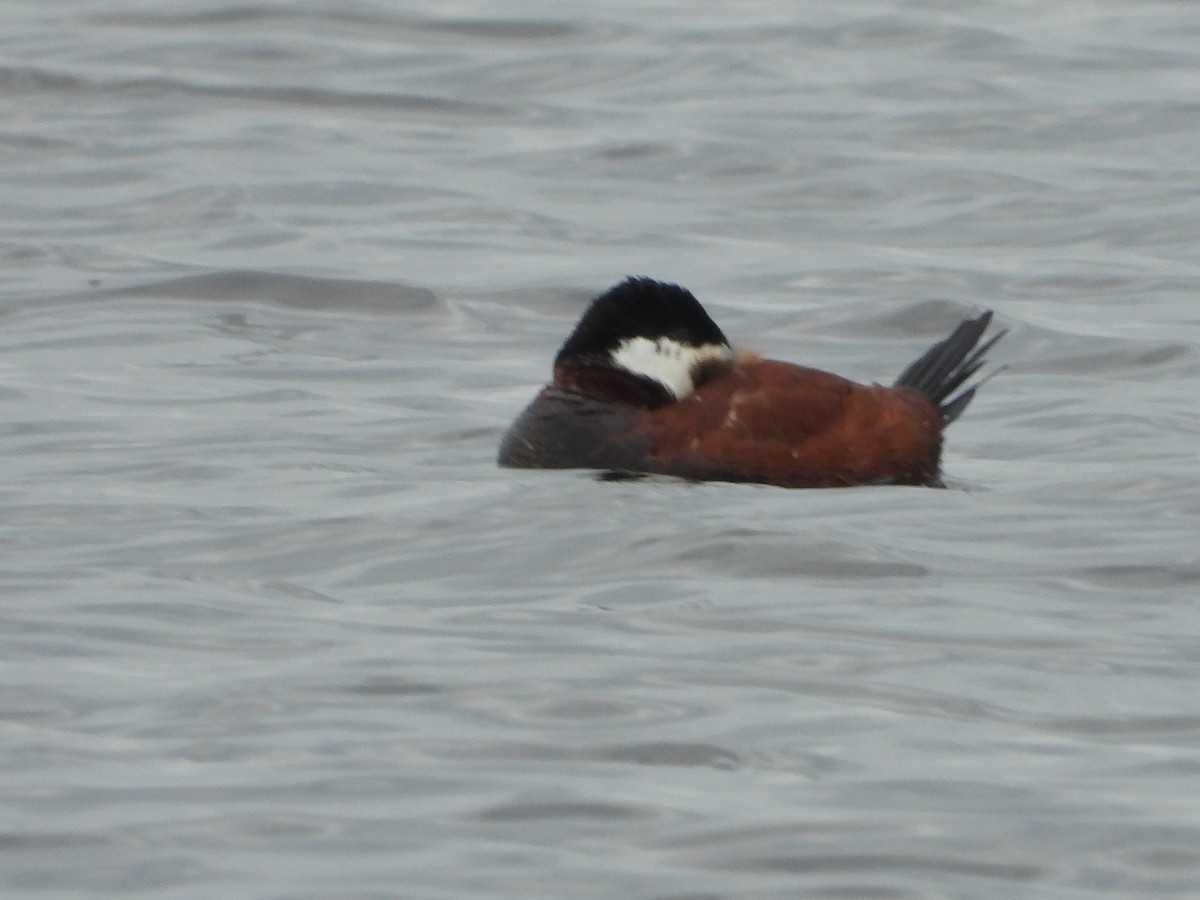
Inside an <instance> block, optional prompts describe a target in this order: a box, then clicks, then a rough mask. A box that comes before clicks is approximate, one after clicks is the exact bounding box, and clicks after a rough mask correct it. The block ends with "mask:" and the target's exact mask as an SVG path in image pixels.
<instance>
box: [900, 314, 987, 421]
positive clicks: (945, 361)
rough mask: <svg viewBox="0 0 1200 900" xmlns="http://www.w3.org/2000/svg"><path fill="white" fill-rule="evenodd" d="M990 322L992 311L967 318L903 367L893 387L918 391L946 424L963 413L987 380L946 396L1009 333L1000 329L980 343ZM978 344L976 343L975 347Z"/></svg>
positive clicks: (976, 368)
mask: <svg viewBox="0 0 1200 900" xmlns="http://www.w3.org/2000/svg"><path fill="white" fill-rule="evenodd" d="M991 321H992V311H991V310H990V309H989V310H988V311H987V312H985V313H984V314H983V315H981V316H979V317H978V318H976V319H967V320H966V321H964V322H963V323H961V324H960V325H959V326H958V327H957V328H955V329H954V332H953V333H952V334H951V335H950V337H948V338H946V339H945V340H944V341H938V342H937V343H936V344H934V345H933V346H932V347H930V348H929V349H928V350H927V351H925V354H924V355H923V356H922V357H921V358H920V359H918V360H917V361H916V362H914V363H913V364H912V365H911V366H909V367H908V368H907V369H905V370H904V372H903V374H901V376H900V377H899V378H897V379H896V383H895V385H894V387H906V388H911V389H912V390H914V391H920V392H921V393H922V394H924V395H925V396H926V397H928V398H929V399H930V400H932V401H933V402H934V403H935V404H936V405H937V408H938V409H939V410H940V411H941V413H942V422H943V423H945V424H946V425H949V424H950V423H951V422H953V421H954V420H955V419H957V418H958V417H959V416H961V415H962V412H963V410H964V409H966V408H967V404H968V403H970V402H971V398H973V397H974V396H975V391H976V390H978V389H979V387H980V385H982V384H983V383H984V381H987V379H986V378H984V379H982V380H980V381H978V382H976V383H975V384H973V385H971V386H970V387H969V388H967V389H966V390H965V391H963V392H962V393H961V394H959V395H958V396H956V397H954V398H953V399H947V398H948V397H949V396H950V395H951V394H953V393H954V392H955V391H956V390H958V389H959V388H960V387H962V385H963V383H964V382H966V380H967V379H968V378H970V377H971V376H972V375H974V374H975V373H976V372H978V371H979V369H980V367H981V366H982V365H983V364H984V362H986V360H984V358H983V356H984V354H985V353H987V352H988V350H990V349H991V348H992V345H993V344H995V343H996V341H998V340H1000V338H1002V337H1004V335H1006V334H1007V333H1008V332H1007V331H1001V332H999V333H997V334H994V335H992V336H991V337H990V338H988V339H987V340H986V341H984V342H983V343H982V344H980V343H979V339H980V338H981V337H983V333H984V332H985V331H987V327H988V325H989V324H990V323H991ZM977 344H978V345H979V346H976V345H977ZM996 371H997V372H998V371H1000V370H999V369H997V370H996ZM993 374H995V373H993Z"/></svg>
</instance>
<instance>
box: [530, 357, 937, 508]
mask: <svg viewBox="0 0 1200 900" xmlns="http://www.w3.org/2000/svg"><path fill="white" fill-rule="evenodd" d="M554 376H555V377H554V383H553V385H551V386H550V387H548V388H546V390H544V391H543V392H542V394H540V395H539V396H538V397H537V398H536V399H535V400H534V402H533V403H532V404H531V405H530V407H529V408H528V409H527V410H526V411H525V413H524V414H523V415H522V416H521V418H520V419H518V420H517V423H516V424H514V426H513V429H512V430H511V431H510V437H509V438H508V439H507V440H508V441H509V442H517V441H519V439H520V438H519V435H520V433H521V432H522V431H526V430H528V429H529V428H530V427H531V426H533V421H531V420H537V419H541V420H542V426H543V427H544V428H545V429H547V430H549V431H552V432H554V433H557V434H559V435H560V436H563V435H574V436H576V437H577V438H578V440H577V442H573V443H577V444H579V445H582V446H586V447H588V448H589V454H590V455H589V458H588V461H587V462H586V463H583V465H584V467H587V468H607V469H616V470H627V471H633V472H651V473H656V474H661V475H677V476H680V477H683V478H693V479H700V480H706V481H711V480H717V481H752V482H762V483H765V484H774V485H780V486H784V487H840V486H845V485H854V484H873V483H892V484H924V485H931V484H936V483H937V480H938V462H939V458H940V455H941V446H942V419H941V416H940V414H939V412H938V409H937V407H936V406H935V405H934V403H933V402H932V401H931V400H930V399H929V398H927V397H925V396H923V395H922V394H919V393H917V392H916V391H913V390H910V389H908V388H886V387H882V386H880V385H877V384H873V385H862V384H856V383H855V382H853V381H849V380H847V379H845V378H841V377H839V376H837V375H833V374H831V373H829V372H823V371H820V370H819V369H809V368H805V367H803V366H796V365H792V364H790V363H785V362H779V361H776V360H769V359H760V358H758V357H756V356H753V355H749V354H741V355H739V356H737V357H736V358H734V359H733V360H731V361H729V362H728V363H724V364H718V365H713V366H710V367H708V371H706V372H705V378H704V380H703V381H701V383H700V384H699V385H698V386H697V387H696V389H695V390H694V391H693V392H692V393H690V394H688V395H687V396H686V397H683V398H682V399H680V400H678V401H676V402H673V403H667V404H665V405H662V406H658V407H657V408H653V409H651V408H645V407H639V406H636V405H633V404H631V403H629V402H627V400H629V399H632V398H621V397H620V394H619V390H618V387H617V385H618V384H619V380H616V383H614V384H611V385H609V386H608V387H609V389H608V390H607V391H605V392H604V394H606V395H607V397H606V399H605V400H601V401H597V400H595V399H592V400H585V399H584V398H583V396H582V393H581V390H580V387H581V382H582V383H586V384H588V385H589V388H591V389H593V390H594V387H595V382H596V380H597V372H596V370H595V369H591V368H589V369H587V370H583V371H580V370H578V369H576V368H574V367H572V366H558V367H557V368H556V369H555V373H554ZM585 432H586V433H585ZM516 464H520V463H516ZM537 465H538V466H539V467H554V462H553V461H552V460H549V459H547V458H545V457H543V458H542V459H541V460H540V462H538V463H537ZM560 465H565V466H570V467H575V466H580V465H581V461H580V459H579V457H578V453H577V452H568V453H566V454H565V456H564V458H563V461H562V462H561V463H560Z"/></svg>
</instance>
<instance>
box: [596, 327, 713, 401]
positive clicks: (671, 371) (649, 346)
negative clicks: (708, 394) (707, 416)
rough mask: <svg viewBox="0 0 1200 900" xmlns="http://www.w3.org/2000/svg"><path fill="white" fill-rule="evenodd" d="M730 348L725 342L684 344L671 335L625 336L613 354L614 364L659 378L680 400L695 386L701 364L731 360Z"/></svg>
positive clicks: (646, 375)
mask: <svg viewBox="0 0 1200 900" xmlns="http://www.w3.org/2000/svg"><path fill="white" fill-rule="evenodd" d="M731 352H732V351H730V349H729V348H728V347H726V346H725V345H724V344H701V345H700V346H699V347H697V346H694V345H692V344H681V343H679V341H675V340H672V339H671V338H654V339H651V338H646V337H633V338H625V340H623V341H621V343H620V344H618V345H617V349H616V350H614V351H613V353H612V361H613V364H614V365H616V366H618V367H620V368H622V369H624V370H625V371H627V372H632V373H633V374H634V375H641V376H642V377H643V378H649V379H652V380H653V381H657V382H658V383H659V384H661V385H662V386H663V387H665V388H666V389H667V390H668V391H670V392H671V395H672V396H673V397H674V398H675V399H676V400H679V399H680V398H682V397H686V396H687V395H688V394H690V393H691V392H692V389H693V387H694V386H695V385H694V383H693V381H692V373H693V372H694V371H695V370H696V367H697V366H699V365H700V364H701V363H705V362H708V361H709V360H724V359H729V357H730V355H731Z"/></svg>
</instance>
